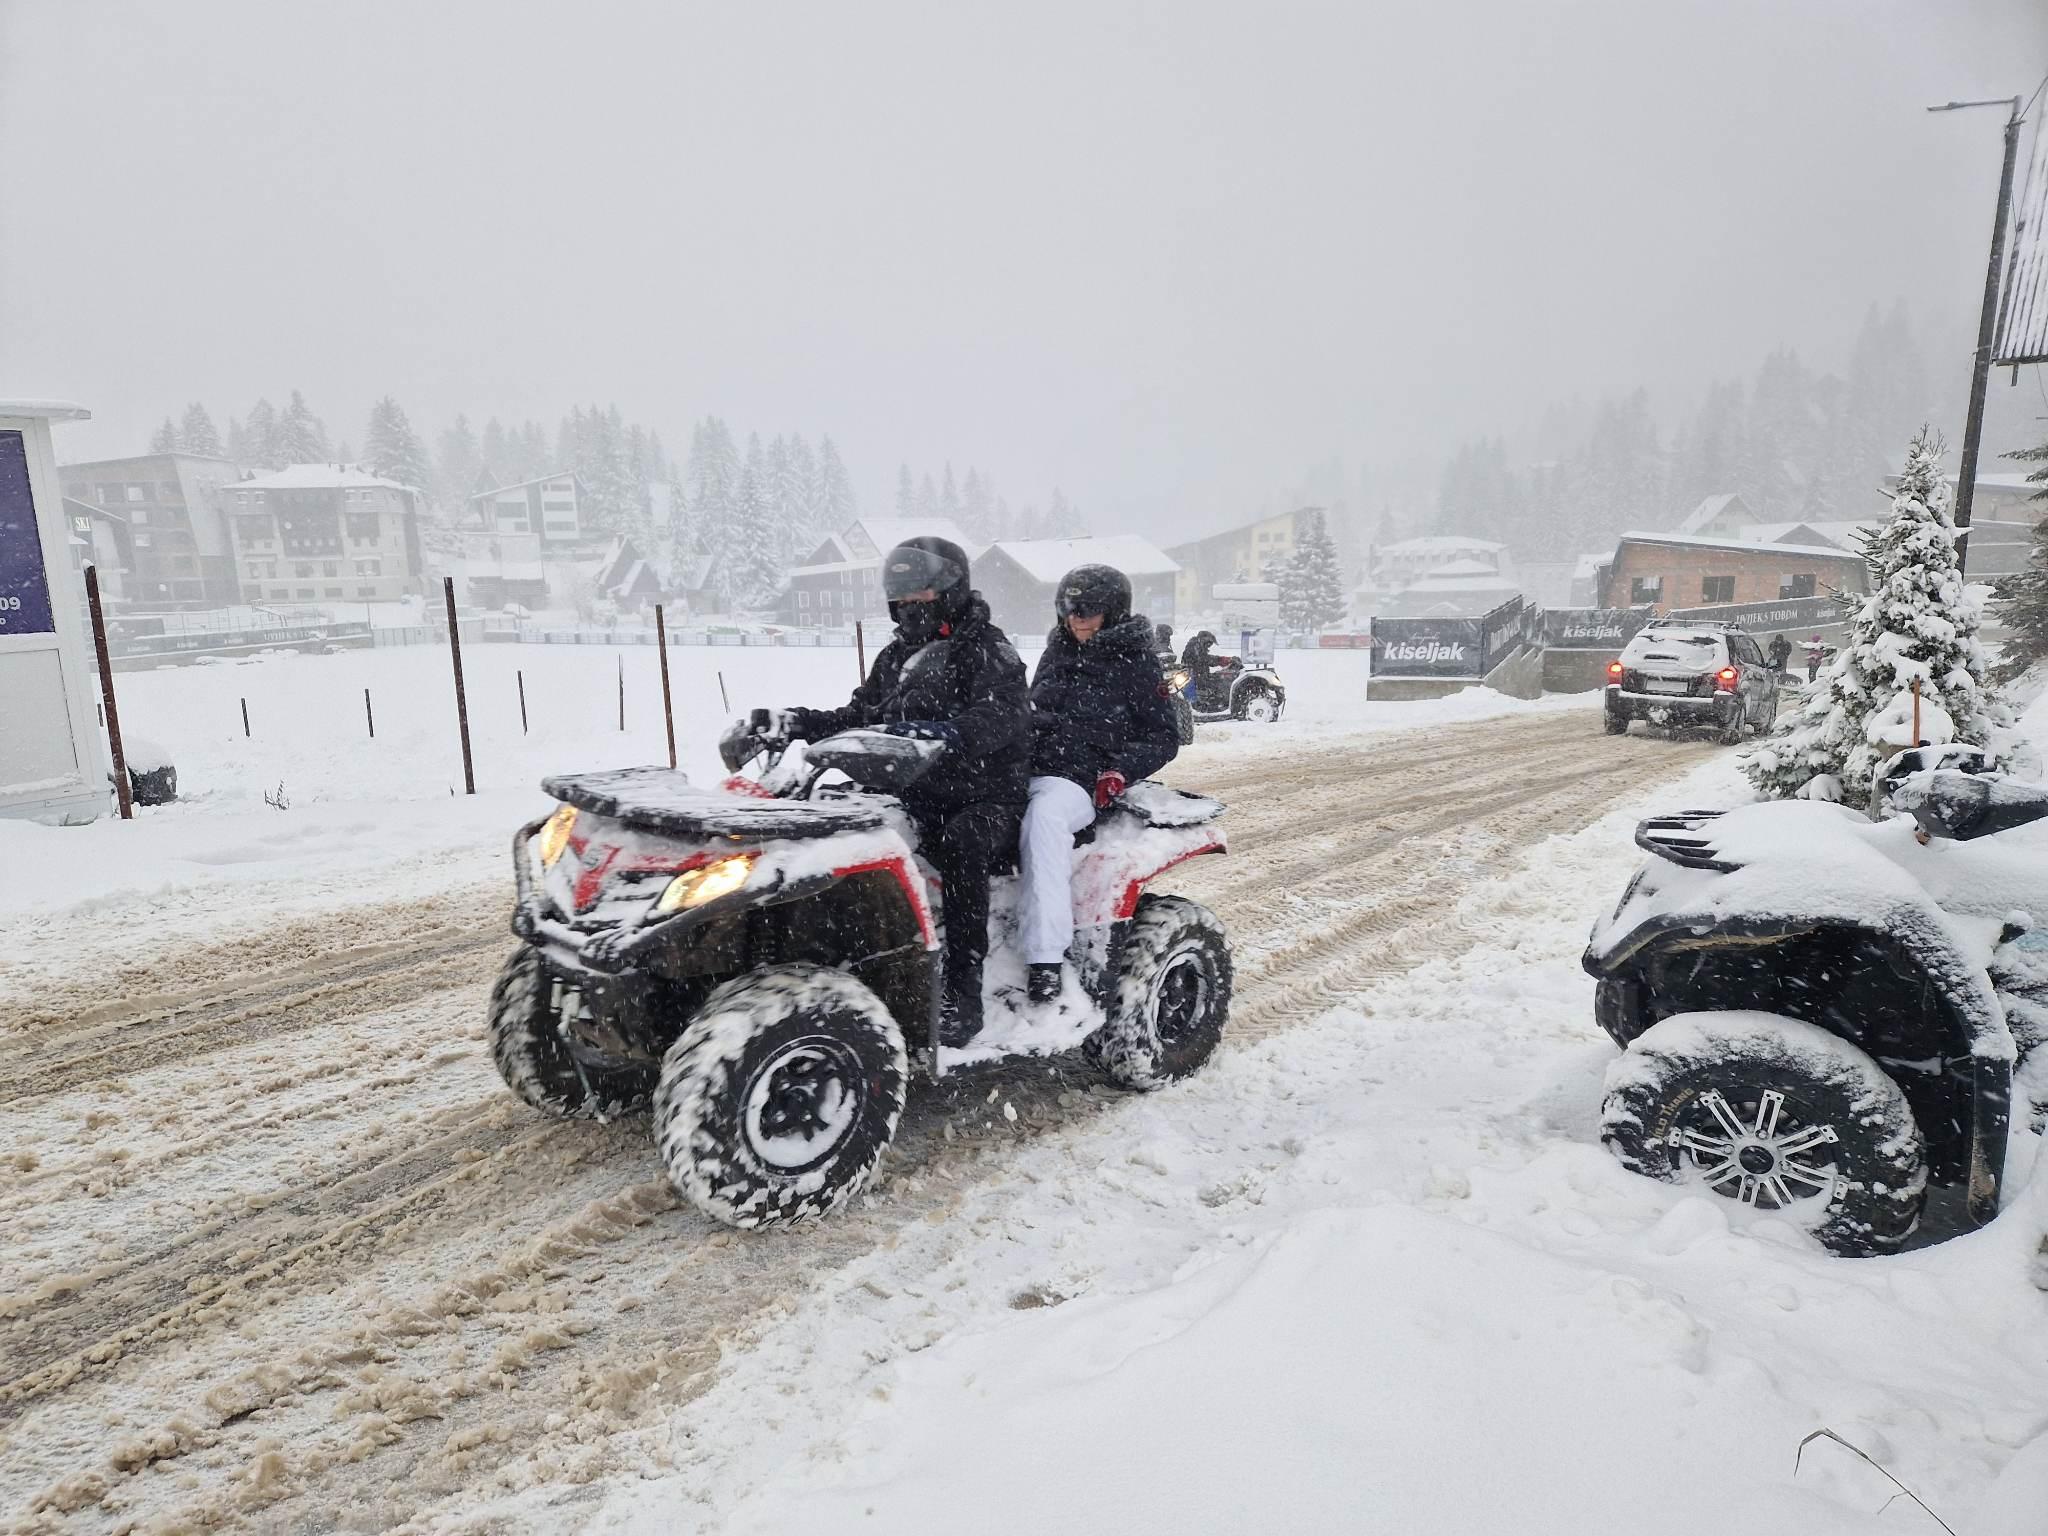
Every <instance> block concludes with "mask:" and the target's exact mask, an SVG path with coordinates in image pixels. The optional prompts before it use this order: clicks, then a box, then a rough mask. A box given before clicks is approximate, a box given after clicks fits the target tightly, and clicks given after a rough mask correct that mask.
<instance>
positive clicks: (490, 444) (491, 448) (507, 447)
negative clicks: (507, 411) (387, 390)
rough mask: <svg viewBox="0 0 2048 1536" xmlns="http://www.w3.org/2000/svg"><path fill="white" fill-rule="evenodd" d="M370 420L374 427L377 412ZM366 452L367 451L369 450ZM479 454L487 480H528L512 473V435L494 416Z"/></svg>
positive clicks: (481, 440) (486, 427) (479, 443)
mask: <svg viewBox="0 0 2048 1536" xmlns="http://www.w3.org/2000/svg"><path fill="white" fill-rule="evenodd" d="M387 398H388V397H387ZM370 420H371V423H372V425H373V426H374V424H375V422H376V413H375V412H372V413H371V416H370ZM365 451H367V448H366V450H365ZM477 452H478V453H479V454H480V455H481V456H482V458H483V461H484V476H485V478H486V479H489V480H495V481H496V482H497V483H498V484H500V485H517V484H518V483H519V482H520V481H521V480H524V479H526V478H527V477H526V476H525V475H515V474H513V473H512V459H513V453H512V438H511V434H509V433H508V432H506V430H505V423H503V422H502V421H500V420H498V418H497V417H495V416H493V417H492V418H491V419H490V420H489V421H487V422H485V423H484V432H483V436H482V437H481V438H479V439H478V440H477Z"/></svg>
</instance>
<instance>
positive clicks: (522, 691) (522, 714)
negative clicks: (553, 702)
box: [512, 667, 526, 736]
mask: <svg viewBox="0 0 2048 1536" xmlns="http://www.w3.org/2000/svg"><path fill="white" fill-rule="evenodd" d="M512 675H513V676H514V677H516V678H518V679H519V734H520V735H522V736H524V735H525V734H526V670H525V669H524V668H523V667H522V668H521V669H520V670H518V671H516V672H514V673H513V674H512Z"/></svg>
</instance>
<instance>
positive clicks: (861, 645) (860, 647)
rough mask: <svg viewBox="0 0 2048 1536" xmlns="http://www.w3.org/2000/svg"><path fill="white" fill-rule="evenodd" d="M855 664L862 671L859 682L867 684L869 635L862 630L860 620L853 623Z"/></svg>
mask: <svg viewBox="0 0 2048 1536" xmlns="http://www.w3.org/2000/svg"><path fill="white" fill-rule="evenodd" d="M853 664H854V665H855V666H856V667H858V668H859V669H860V677H859V678H858V679H857V681H859V682H863V683H864V682H866V681H867V680H868V644H867V635H866V633H865V632H864V631H863V630H862V628H861V622H860V620H859V619H855V620H854V621H853Z"/></svg>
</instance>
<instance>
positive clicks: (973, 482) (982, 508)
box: [960, 465, 996, 544]
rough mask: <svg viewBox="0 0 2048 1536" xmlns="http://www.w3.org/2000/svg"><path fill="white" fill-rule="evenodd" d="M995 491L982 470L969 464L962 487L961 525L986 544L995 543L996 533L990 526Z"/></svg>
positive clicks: (993, 509)
mask: <svg viewBox="0 0 2048 1536" xmlns="http://www.w3.org/2000/svg"><path fill="white" fill-rule="evenodd" d="M994 499H995V498H994V493H993V492H992V491H991V489H990V487H989V483H988V481H986V480H984V479H983V478H982V474H981V471H980V470H978V469H976V468H974V467H973V466H972V465H969V466H968V470H967V479H966V481H965V482H964V483H963V484H962V485H961V487H960V526H961V527H963V528H965V529H966V530H967V532H968V534H969V535H970V536H971V537H973V538H975V539H978V540H979V541H981V542H982V543H984V544H988V543H993V542H994V540H995V538H996V534H995V533H994V531H993V530H992V529H991V528H990V526H989V519H990V517H991V516H992V515H993V513H994V511H995V508H994V504H993V503H994Z"/></svg>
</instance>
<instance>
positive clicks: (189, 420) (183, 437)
mask: <svg viewBox="0 0 2048 1536" xmlns="http://www.w3.org/2000/svg"><path fill="white" fill-rule="evenodd" d="M178 442H179V445H180V446H181V447H182V448H183V449H184V450H185V452H187V453H203V454H205V455H206V456H207V457H209V458H214V459H220V458H225V457H227V449H226V448H225V447H224V446H222V444H221V440H220V433H218V432H216V431H215V430H214V427H213V418H212V417H211V416H209V415H207V413H206V407H205V406H203V405H201V404H200V403H199V402H198V401H197V400H194V401H193V402H192V403H191V404H190V405H188V406H186V407H185V414H184V416H183V418H181V419H180V421H179V422H178Z"/></svg>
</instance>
